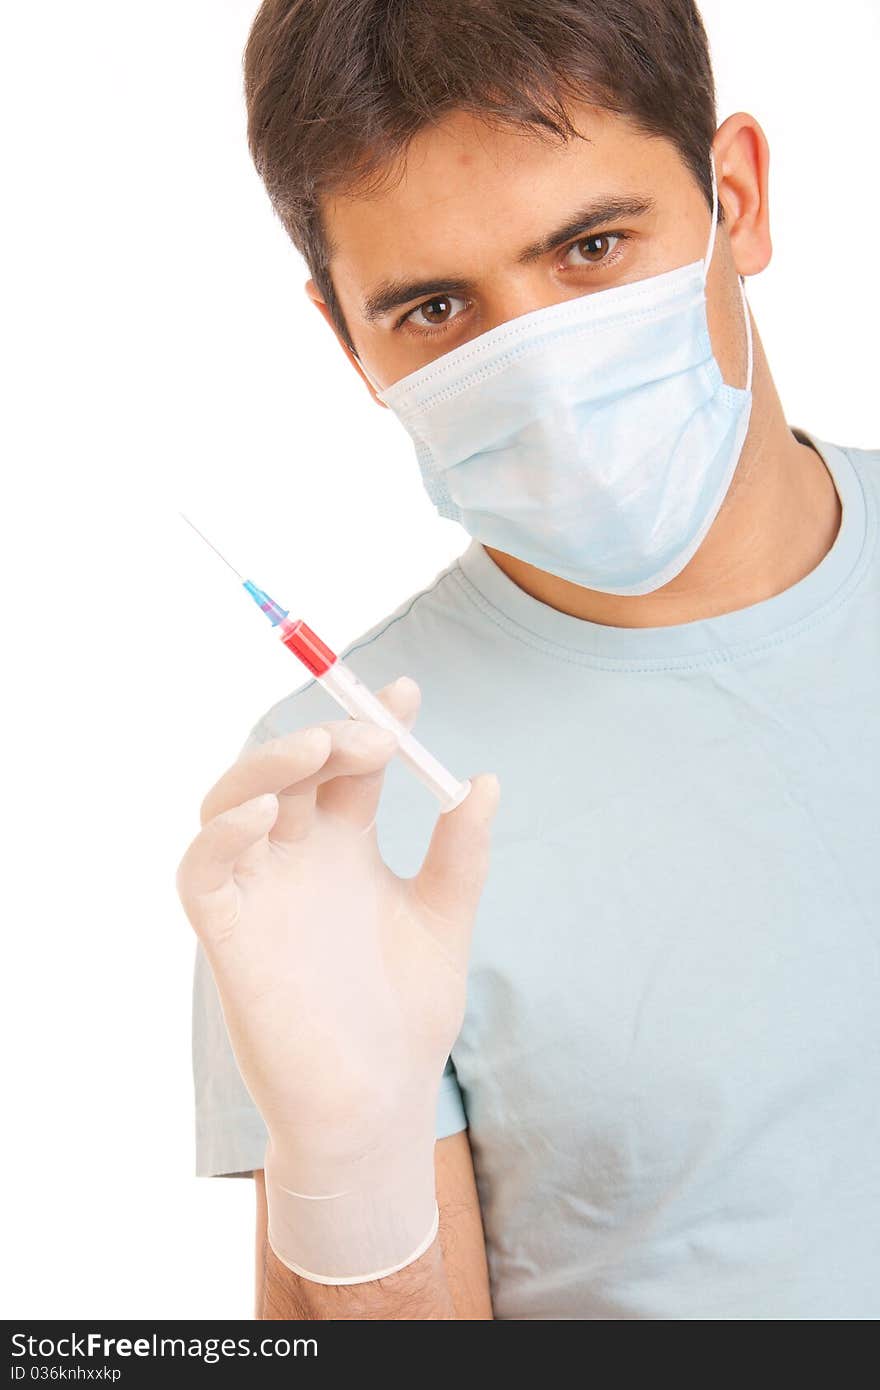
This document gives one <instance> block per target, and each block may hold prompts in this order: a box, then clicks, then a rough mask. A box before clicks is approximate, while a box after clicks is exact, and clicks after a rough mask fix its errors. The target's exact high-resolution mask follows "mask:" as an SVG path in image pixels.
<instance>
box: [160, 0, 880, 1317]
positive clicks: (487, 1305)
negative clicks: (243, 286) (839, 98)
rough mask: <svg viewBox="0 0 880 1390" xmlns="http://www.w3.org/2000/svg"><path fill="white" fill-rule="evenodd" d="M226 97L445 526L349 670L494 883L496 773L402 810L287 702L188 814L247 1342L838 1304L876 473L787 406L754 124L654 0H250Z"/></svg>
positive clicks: (871, 1283) (854, 1277)
mask: <svg viewBox="0 0 880 1390" xmlns="http://www.w3.org/2000/svg"><path fill="white" fill-rule="evenodd" d="M246 91H247V100H248V111H249V133H250V142H251V148H252V152H253V155H254V158H255V160H256V163H257V167H258V168H259V170H260V173H261V174H262V176H263V178H264V180H265V182H266V186H267V188H268V191H269V193H270V195H271V198H272V200H273V203H274V206H275V208H276V210H277V211H278V213H279V215H280V216H281V218H282V220H283V221H284V224H285V226H286V227H287V229H288V231H289V232H290V234H291V236H292V238H293V240H294V242H295V244H296V245H297V246H298V247H299V249H300V250H301V251H302V253H303V254H304V256H305V257H306V259H307V262H308V265H309V267H310V270H311V276H312V278H311V279H310V280H309V282H308V285H307V290H308V293H309V295H310V297H311V298H312V300H313V301H314V303H315V305H316V307H317V308H318V309H319V311H320V312H321V314H322V315H323V317H324V318H325V319H326V321H327V322H328V324H329V325H330V326H331V328H332V329H333V331H334V332H335V333H336V334H337V336H338V338H339V340H340V342H341V344H342V346H343V348H344V350H345V353H346V356H347V357H348V360H349V362H350V363H351V365H352V366H353V367H354V368H355V370H357V371H358V372H359V373H360V374H361V376H362V377H363V379H364V382H365V384H366V386H367V388H368V389H369V390H370V391H371V392H372V393H373V394H374V395H375V396H376V399H377V400H378V401H379V403H380V404H382V405H386V406H388V407H390V408H391V409H392V410H394V412H395V413H396V414H397V415H398V416H399V418H400V419H401V421H402V423H403V425H404V427H405V428H406V429H407V430H408V431H409V432H410V434H411V435H412V437H413V438H414V440H415V442H416V446H417V451H418V459H419V464H420V467H421V470H422V474H423V477H424V480H425V482H426V485H427V486H428V489H429V492H430V494H431V496H432V498H433V499H434V501H435V502H436V504H437V505H438V508H439V509H440V510H441V512H442V513H443V514H444V515H446V516H452V517H455V518H456V519H458V520H460V521H461V522H462V524H463V525H464V526H465V528H466V529H467V530H468V531H469V532H470V534H471V536H472V540H471V543H470V545H469V546H468V548H467V549H466V550H465V552H464V554H463V555H462V556H461V557H460V559H459V560H458V561H457V562H456V563H455V564H453V565H452V566H450V568H449V569H448V570H446V571H445V572H444V573H443V574H442V575H440V576H439V577H438V578H437V580H436V582H435V583H434V584H433V585H431V586H430V587H429V588H428V589H426V590H425V591H424V592H423V593H421V594H417V595H415V596H413V597H411V598H409V599H407V601H406V602H405V603H403V604H401V606H400V607H399V608H398V609H397V610H396V611H395V612H394V613H393V614H391V615H390V616H389V617H388V618H387V619H386V620H385V621H384V622H382V623H380V624H378V625H377V626H376V627H374V628H373V629H372V630H371V631H370V632H368V633H366V634H364V635H363V637H362V638H360V639H359V640H358V641H357V642H355V643H354V644H353V645H352V648H351V651H350V654H349V656H348V660H349V662H350V664H351V665H352V666H353V668H354V669H355V670H356V671H357V673H358V674H359V676H360V677H361V679H362V680H364V681H365V682H366V683H368V684H369V685H370V686H372V687H373V688H378V687H383V686H384V687H385V689H384V690H383V699H384V700H385V702H386V703H387V704H388V705H389V707H390V708H392V709H393V710H395V711H396V712H397V713H398V715H399V716H400V717H401V718H402V719H404V720H405V721H410V722H411V721H412V719H413V718H414V714H415V708H416V704H417V700H418V694H417V691H416V690H415V689H414V687H413V685H412V683H411V682H406V681H404V682H402V683H401V684H399V685H397V686H394V687H392V686H390V685H389V682H390V681H391V680H392V679H393V678H394V677H396V676H398V675H400V674H402V673H405V674H406V675H407V676H410V677H414V678H415V680H416V681H417V682H418V685H419V687H420V688H421V691H422V692H423V695H424V701H425V709H424V711H423V713H422V715H421V716H420V719H419V724H418V730H417V732H418V734H419V737H420V738H421V739H422V740H423V742H424V743H425V744H426V745H427V746H428V747H429V748H430V749H431V751H432V752H434V753H435V754H436V755H437V756H438V757H439V758H440V759H441V761H443V762H444V763H445V764H446V765H447V766H449V767H450V768H452V769H453V770H455V771H456V772H457V773H459V774H460V775H461V776H465V775H467V774H468V773H469V771H470V770H471V769H473V768H477V767H481V766H483V767H488V768H492V769H493V770H494V771H495V772H497V774H498V777H499V779H500V786H501V798H500V806H499V809H498V812H497V816H495V819H494V824H492V828H491V871H490V872H489V874H488V879H486V863H487V859H488V853H489V850H488V845H489V836H490V829H489V827H490V823H492V820H493V815H494V811H495V805H496V803H497V799H498V793H497V786H496V784H495V782H494V780H493V778H491V777H490V776H480V777H474V778H473V791H472V793H471V796H469V797H468V798H467V799H466V800H465V801H464V803H463V804H462V805H461V806H460V807H459V808H458V809H457V810H455V811H453V812H451V813H449V814H447V815H441V816H440V817H439V818H437V817H436V808H435V807H434V806H433V805H432V804H431V802H430V798H429V797H428V794H427V793H426V792H425V790H424V788H422V787H420V786H419V784H418V783H417V782H416V781H415V779H414V778H412V777H411V775H410V774H409V773H408V772H407V771H406V769H402V768H401V767H400V765H399V763H398V762H391V763H390V765H389V759H390V758H391V754H392V752H393V740H388V739H387V738H385V737H384V736H382V735H376V734H375V732H374V731H370V730H365V729H359V728H354V727H352V726H351V725H350V724H349V726H348V727H347V728H346V726H345V723H344V722H342V721H338V720H335V719H334V707H333V706H332V705H331V703H330V701H329V700H328V698H327V696H326V695H325V693H324V692H323V691H322V689H321V688H320V686H318V685H316V684H314V683H311V684H309V685H307V686H305V687H304V688H302V689H300V690H298V691H296V692H294V694H293V695H291V696H290V697H288V698H287V699H286V700H284V701H282V702H281V704H280V705H278V706H277V707H276V708H275V709H273V710H271V711H269V713H268V714H267V715H265V716H264V718H263V719H262V720H261V721H260V722H259V724H258V725H257V726H256V728H255V730H254V732H253V735H252V737H251V740H250V741H249V744H248V747H247V749H246V751H245V753H244V755H243V757H242V759H241V760H240V761H239V763H237V764H236V765H235V767H234V768H232V769H230V771H229V772H228V773H227V774H226V775H225V776H224V778H222V779H221V780H220V782H219V783H218V784H217V786H216V787H215V788H214V789H213V790H212V792H211V793H209V795H208V797H207V798H206V801H205V804H204V806H203V825H204V829H203V830H202V832H201V834H200V836H199V837H197V839H196V841H195V842H194V844H193V846H192V847H191V848H190V850H189V851H188V853H187V856H185V858H184V861H183V864H182V866H181V872H180V885H181V896H182V898H183V901H184V903H185V905H186V907H187V910H188V912H189V915H190V917H191V919H192V921H193V924H194V926H195V927H196V929H197V931H198V932H199V934H200V937H201V946H200V948H199V952H198V957H197V972H196V992H195V1032H194V1058H195V1074H196V1085H197V1100H198V1125H199V1172H200V1173H204V1174H220V1173H241V1172H250V1171H253V1172H254V1174H255V1177H256V1179H257V1182H256V1186H257V1196H258V1270H259V1276H258V1302H257V1308H258V1315H259V1316H263V1317H297V1316H298V1317H307V1318H339V1317H342V1318H392V1319H393V1318H410V1317H414V1318H422V1317H430V1318H433V1317H438V1318H488V1317H493V1316H494V1317H499V1318H578V1319H603V1318H609V1319H618V1318H619V1319H626V1318H672V1319H677V1318H681V1319H727V1318H732V1319H739V1318H742V1319H756V1318H757V1319H763V1318H768V1319H769V1318H797V1319H813V1318H822V1319H825V1318H845V1319H851V1318H873V1317H876V1316H877V1315H878V1313H880V1302H878V1295H877V1292H876V1289H877V1287H878V1283H880V1280H878V1275H880V1232H878V1215H880V1111H878V1105H877V1082H878V1059H880V1046H878V1045H880V1022H878V1010H877V998H878V934H877V929H878V912H877V893H876V885H877V878H876V827H877V814H876V792H875V787H876V786H877V780H878V779H877V773H878V766H880V733H878V720H877V715H876V710H877V708H878V694H880V636H878V634H880V623H878V619H880V568H878V565H880V562H878V557H877V553H876V529H877V501H878V490H880V455H878V454H877V453H869V452H866V451H864V450H859V449H853V448H843V447H840V446H837V445H833V444H831V443H828V442H825V441H822V440H819V439H817V438H815V436H813V435H811V434H810V433H809V432H808V431H807V430H805V429H804V428H797V427H790V426H789V424H788V423H787V422H786V419H785V416H784V413H783V409H782V405H781V403H780V401H779V398H778V395H777V393H776V390H775V388H774V384H773V379H772V377H771V374H770V369H769V366H768V363H767V360H766V357H765V355H764V352H763V349H762V345H761V342H760V338H759V335H758V332H757V328H756V327H755V325H754V324H753V322H752V320H751V316H750V314H749V311H748V306H747V303H746V299H745V293H744V288H743V286H744V283H745V278H746V277H748V276H750V275H754V274H757V273H759V272H760V271H761V270H763V269H764V267H765V266H766V265H767V263H768V261H769V259H770V254H771V247H770V230H769V210H768V187H767V185H768V149H767V142H766V139H765V137H764V135H763V132H762V131H761V128H760V126H759V125H758V123H757V121H756V120H755V119H754V118H752V117H751V116H749V115H747V114H745V113H741V112H740V113H736V114H735V115H732V116H730V117H729V118H728V119H727V120H725V121H724V122H723V124H722V125H721V126H720V127H718V128H717V129H716V115H715V109H714V91H713V82H712V76H711V71H710V64H709V58H708V53H707V46H706V40H705V34H704V31H703V28H702V25H701V22H700V19H699V16H698V14H697V12H696V9H695V8H694V6H693V4H692V3H690V0H611V3H608V0H603V3H593V0H538V3H535V0H530V2H529V3H526V0H521V2H520V0H420V2H419V3H417V2H416V0H410V2H407V0H400V2H399V3H394V4H389V3H388V0H346V3H345V4H343V3H342V0H298V2H297V0H293V2H291V0H267V3H265V4H264V5H263V7H262V9H261V10H260V12H259V14H258V16H257V19H256V22H255V24H254V28H253V31H252V34H251V37H250V41H249V44H248V49H247V55H246ZM716 214H717V215H716ZM377 485H380V484H377ZM386 766H388V772H387V777H386V778H385V785H384V789H383V780H382V774H383V770H384V769H385V767H386ZM380 793H381V799H380ZM435 820H436V821H437V824H436V827H435V828H434V829H433V833H432V826H433V825H434V822H435ZM377 838H378V842H379V843H381V851H382V854H381V861H380V859H379V857H378V851H377V850H376V841H377ZM429 839H430V848H429V850H428V853H427V855H426V856H425V846H426V844H427V843H428V841H429ZM423 856H425V857H424V863H422V866H421V869H419V865H420V863H421V861H422V859H423ZM484 882H485V888H483V884H484ZM401 923H402V924H403V926H402V928H401V929H400V930H393V929H392V924H401ZM267 924H268V925H267ZM471 933H472V935H471ZM293 935H296V940H295V941H294V942H293V944H291V941H292V937H293ZM425 942H427V943H428V945H427V947H425V950H426V951H427V957H426V958H425V959H423V957H422V956H421V955H419V954H418V952H419V951H421V950H422V947H423V946H424V943H425ZM435 948H436V949H435ZM432 952H433V954H432ZM447 967H448V969H447ZM465 969H466V970H467V1002H466V1007H465V1006H464V1003H463V993H462V995H461V996H459V993H458V986H457V983H456V981H457V978H458V975H459V973H460V975H461V978H462V980H463V978H464V972H465ZM432 985H433V993H432V989H431V986H432ZM221 999H222V1008H223V1012H221V1003H220V1000H221ZM383 1001H384V1002H383ZM413 1001H416V1003H415V1004H414V1003H413ZM410 1005H413V1007H409V1006H410ZM224 1015H225V1022H224ZM386 1025H387V1026H386ZM227 1030H228V1033H227ZM230 1036H231V1038H232V1044H233V1047H234V1055H233V1051H232V1049H231V1048H230ZM450 1050H451V1057H450V1060H449V1062H448V1063H447V1065H446V1069H445V1071H444V1073H443V1077H442V1082H441V1084H440V1090H439V1098H438V1093H437V1082H438V1080H439V1072H440V1070H441V1069H442V1061H443V1057H445V1054H446V1052H447V1051H450ZM438 1058H439V1059H440V1064H439V1065H438ZM243 1077H244V1080H243V1079H242V1078H243ZM245 1083H246V1084H245ZM426 1098H427V1099H426ZM435 1099H438V1104H437V1109H436V1129H435V1130H434V1129H433V1120H434V1113H433V1112H434V1104H435ZM428 1102H430V1111H431V1113H430V1115H428ZM426 1116H427V1118H426ZM428 1129H431V1130H432V1132H431V1133H430V1135H428V1139H430V1146H431V1147H433V1139H434V1135H435V1134H436V1139H437V1143H436V1148H435V1149H434V1150H433V1153H429V1152H428V1147H429V1145H428V1139H426V1134H427V1130H428ZM267 1135H268V1141H269V1145H268V1150H267ZM264 1153H265V1154H266V1172H267V1174H268V1189H269V1206H270V1213H269V1218H268V1221H269V1241H268V1243H267V1237H266V1224H267V1216H266V1197H265V1189H264V1183H263V1177H262V1173H261V1170H262V1168H263V1156H264ZM435 1178H436V1194H437V1204H438V1206H439V1211H440V1239H439V1241H438V1240H436V1239H434V1234H435V1230H436V1226H435V1225H434V1224H432V1221H431V1219H430V1211H429V1207H432V1205H433V1182H434V1179H435ZM429 1187H430V1192H429V1190H428V1189H429Z"/></svg>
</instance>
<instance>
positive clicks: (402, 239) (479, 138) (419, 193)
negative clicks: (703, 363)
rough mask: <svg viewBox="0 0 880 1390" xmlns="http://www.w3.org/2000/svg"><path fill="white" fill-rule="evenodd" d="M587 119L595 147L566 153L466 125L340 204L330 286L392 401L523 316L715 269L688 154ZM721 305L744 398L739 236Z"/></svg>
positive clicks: (713, 274)
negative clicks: (408, 384) (375, 187)
mask: <svg viewBox="0 0 880 1390" xmlns="http://www.w3.org/2000/svg"><path fill="white" fill-rule="evenodd" d="M573 117H574V120H575V124H576V126H577V128H578V129H579V130H580V131H581V132H583V134H584V135H586V136H587V139H572V140H569V141H567V142H565V143H563V142H561V141H558V140H556V139H552V140H551V139H547V138H542V137H539V136H536V135H535V134H534V133H532V132H523V131H521V130H516V129H512V128H510V127H492V126H490V125H487V124H486V122H484V121H481V120H478V119H477V118H475V117H473V116H469V115H466V114H462V113H457V114H455V115H452V116H450V117H449V118H447V119H446V120H445V121H444V122H442V123H441V124H440V125H438V126H437V127H434V128H432V129H430V130H425V131H423V132H421V133H420V134H419V135H418V136H417V137H416V139H415V140H414V141H413V142H412V144H411V145H410V147H409V149H408V151H407V154H406V159H405V162H404V164H403V172H402V177H401V178H400V179H399V180H398V179H396V178H392V179H390V180H389V182H388V186H387V187H385V188H383V189H381V190H380V191H379V192H377V193H372V194H370V195H367V196H365V195H364V194H358V193H353V194H351V195H346V196H341V195H336V196H334V197H333V198H329V199H327V201H326V202H325V204H324V208H323V211H324V217H325V226H326V230H327V233H328V236H329V239H330V242H331V245H332V247H333V248H334V249H333V252H332V255H331V260H330V273H331V276H332V278H333V283H334V286H335V289H336V293H337V296H338V298H339V302H340V306H341V308H342V311H343V314H344V316H345V319H346V322H347V324H348V327H349V330H350V332H351V335H352V339H353V342H354V346H355V351H356V353H357V355H358V357H359V358H360V359H361V360H362V361H363V363H365V365H366V366H367V368H368V369H369V371H370V372H371V373H372V375H373V376H374V377H376V378H377V379H378V381H379V382H380V384H381V385H382V386H383V387H386V386H389V385H391V384H392V383H393V382H395V381H398V380H399V379H400V378H401V377H404V376H406V375H407V374H408V373H410V372H413V371H415V370H417V368H419V367H423V366H425V365H426V364H427V363H429V362H432V361H434V360H435V359H436V358H438V357H441V356H442V355H443V354H444V353H446V352H449V351H450V350H451V349H452V348H456V347H459V346H460V345H461V344H463V343H467V342H468V341H470V340H471V339H473V338H476V337H478V336H479V335H480V334H482V333H485V332H487V330H489V329H491V328H495V327H497V325H498V324H501V323H505V322H507V321H508V320H509V319H513V318H516V317H518V316H519V315H520V314H526V313H528V312H530V311H531V310H533V309H540V308H544V307H545V306H547V305H550V304H557V303H559V302H560V301H562V300H565V299H573V298H575V297H576V296H578V295H583V294H592V293H595V292H597V291H600V290H604V289H610V288H612V287H613V286H615V285H623V284H626V283H627V282H628V281H631V280H642V279H644V278H645V277H647V276H650V275H657V274H660V273H661V272H663V271H666V270H672V269H675V268H677V267H679V266H682V265H687V264H689V263H691V262H693V261H696V260H699V259H701V258H702V257H703V255H704V254H705V251H706V247H707V243H708V239H709V231H710V225H711V214H710V211H709V207H708V205H707V202H706V199H705V196H704V194H703V192H702V189H701V188H700V187H699V186H698V184H697V182H696V180H695V178H694V176H693V174H692V172H691V171H690V169H689V168H688V167H687V165H686V164H685V163H684V161H683V160H682V158H681V155H680V154H679V152H678V150H677V149H676V148H675V147H674V146H673V145H672V144H670V143H669V142H668V141H667V140H662V139H658V138H652V137H649V136H646V135H644V134H642V133H641V132H639V131H636V130H635V129H634V127H633V126H632V124H631V123H630V122H628V121H626V120H625V119H623V118H620V117H614V116H610V115H609V114H607V113H605V112H601V111H598V110H596V109H594V108H592V107H581V108H574V109H573ZM395 172H396V171H395ZM310 293H313V287H311V286H310ZM707 293H708V301H709V326H710V331H711V334H712V341H713V347H714V349H715V354H716V357H717V358H718V361H719V365H720V366H721V369H722V372H723V374H724V378H725V380H727V381H732V382H733V384H735V385H741V384H742V380H741V377H742V366H741V363H742V340H743V329H742V310H741V307H740V301H739V294H738V292H737V290H736V270H735V267H734V265H733V261H732V258H731V254H730V246H729V243H728V241H727V238H726V236H725V235H723V229H722V230H720V231H719V234H718V239H717V241H716V246H715V252H714V255H713V260H712V265H711V267H710V273H709V280H708V290H707ZM313 297H314V296H313ZM319 307H321V306H320V305H319Z"/></svg>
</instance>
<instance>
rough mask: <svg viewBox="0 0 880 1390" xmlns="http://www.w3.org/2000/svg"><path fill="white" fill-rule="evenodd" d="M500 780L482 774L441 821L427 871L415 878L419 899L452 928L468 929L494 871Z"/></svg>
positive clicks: (430, 848) (433, 838) (424, 867)
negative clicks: (492, 852) (493, 834)
mask: <svg viewBox="0 0 880 1390" xmlns="http://www.w3.org/2000/svg"><path fill="white" fill-rule="evenodd" d="M500 790H501V789H500V786H499V782H498V778H497V777H496V776H495V774H494V773H492V772H481V773H480V775H479V776H478V777H474V778H472V779H471V789H470V792H469V793H468V795H467V796H466V797H465V799H464V801H463V802H462V803H461V805H460V806H456V808H455V810H454V811H447V812H446V814H445V815H440V816H438V818H437V824H436V825H435V826H434V833H433V835H432V836H431V843H430V845H429V846H428V852H427V854H426V855H425V858H424V861H423V863H422V867H421V869H420V870H419V872H418V874H417V875H416V876H415V878H414V879H413V880H412V883H413V889H414V891H415V893H416V896H417V897H418V899H419V901H420V902H421V903H422V904H423V905H424V906H425V907H427V908H428V910H429V912H431V913H432V914H436V915H437V916H438V917H440V918H442V919H443V920H444V921H445V922H447V923H448V924H449V926H450V927H451V928H455V927H461V928H465V929H469V928H470V926H471V923H472V921H473V918H474V914H475V913H476V910H477V904H478V903H479V901H480V895H481V894H482V891H483V887H484V885H485V882H486V874H487V873H488V870H489V844H490V836H491V828H492V820H493V818H494V816H495V812H496V811H497V809H498V801H499V797H500Z"/></svg>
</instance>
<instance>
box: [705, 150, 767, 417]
mask: <svg viewBox="0 0 880 1390" xmlns="http://www.w3.org/2000/svg"><path fill="white" fill-rule="evenodd" d="M709 167H710V169H711V171H712V227H711V229H710V231H709V245H708V247H707V249H706V255H705V257H704V259H703V289H704V290H705V288H706V280H707V278H708V275H709V266H710V264H711V261H712V252H713V251H714V250H715V231H716V228H717V226H718V181H717V179H716V177H715V155H714V153H713V151H712V150H710V151H709ZM739 292H740V297H741V299H742V306H743V316H744V318H745V321H746V384H745V386H744V388H743V389H744V390H745V391H751V389H752V367H753V365H754V361H753V357H754V354H753V349H752V316H751V314H750V313H749V302H748V300H747V299H746V277H745V276H744V275H740V276H739Z"/></svg>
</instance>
